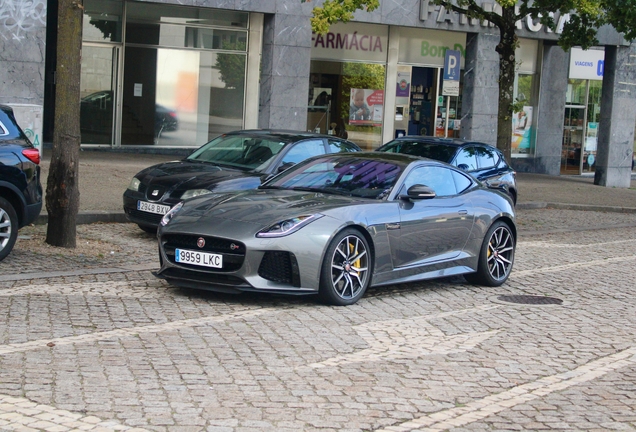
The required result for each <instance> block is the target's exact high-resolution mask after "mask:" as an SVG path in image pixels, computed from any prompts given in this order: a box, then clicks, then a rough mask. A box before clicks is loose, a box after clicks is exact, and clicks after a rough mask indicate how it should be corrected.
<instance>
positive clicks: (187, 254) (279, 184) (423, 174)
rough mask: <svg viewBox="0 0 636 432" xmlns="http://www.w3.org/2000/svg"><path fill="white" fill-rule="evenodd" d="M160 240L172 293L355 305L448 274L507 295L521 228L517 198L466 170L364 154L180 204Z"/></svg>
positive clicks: (311, 162) (321, 159) (166, 219)
mask: <svg viewBox="0 0 636 432" xmlns="http://www.w3.org/2000/svg"><path fill="white" fill-rule="evenodd" d="M485 203H487V205H484V204H485ZM157 235H158V240H159V260H160V264H161V267H160V269H159V270H158V272H157V273H156V276H158V277H160V278H164V279H166V280H167V281H168V282H169V283H170V284H173V285H176V286H181V287H187V288H194V289H203V290H211V291H219V292H227V293H239V292H243V291H253V292H269V293H279V294H293V295H303V294H305V295H308V294H314V295H316V294H317V295H318V296H319V297H320V298H321V300H322V301H324V302H325V303H329V304H333V305H350V304H353V303H355V302H357V301H358V300H359V299H360V298H361V297H362V296H363V294H364V292H365V291H366V289H367V288H368V287H369V286H381V285H389V284H395V283H401V282H413V281H418V280H423V279H430V278H435V277H443V276H450V275H460V274H463V275H464V277H465V278H466V279H467V280H468V281H469V282H471V283H476V284H482V285H487V286H499V285H501V284H503V283H504V282H505V281H506V280H507V279H508V276H509V275H510V272H511V270H512V266H513V261H514V254H515V247H516V237H517V228H516V225H515V210H514V207H513V206H512V203H511V202H510V200H509V199H508V198H507V197H505V196H504V195H503V194H501V193H499V192H496V191H494V190H492V189H490V188H487V187H486V186H484V185H483V183H481V182H478V181H477V180H476V179H475V178H474V177H472V176H470V175H468V174H466V173H465V172H463V171H462V170H460V169H457V168H455V167H453V166H451V165H448V164H445V163H442V162H439V161H434V160H431V159H424V158H419V157H415V156H408V155H401V154H390V153H378V152H361V153H347V154H345V153H339V154H330V155H324V156H317V157H313V158H310V159H308V160H306V161H304V162H301V163H299V164H298V165H296V166H293V167H291V168H290V169H288V170H286V171H284V172H282V173H280V174H279V175H277V176H275V177H273V178H272V179H270V180H269V181H267V182H265V183H264V184H263V185H261V186H260V187H259V188H258V189H254V190H247V191H243V192H238V193H236V192H235V193H228V194H216V195H214V196H210V195H208V196H202V197H197V198H194V199H191V200H186V201H182V202H179V203H178V204H176V205H175V206H174V207H172V209H171V210H170V211H169V212H168V213H167V214H166V215H164V216H163V218H162V221H161V227H160V228H159V230H158V233H157Z"/></svg>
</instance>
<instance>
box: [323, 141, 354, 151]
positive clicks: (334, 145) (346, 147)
mask: <svg viewBox="0 0 636 432" xmlns="http://www.w3.org/2000/svg"><path fill="white" fill-rule="evenodd" d="M327 143H328V144H329V152H330V153H343V152H353V151H358V149H357V148H355V147H354V146H353V145H352V144H351V143H348V142H346V141H338V140H334V139H330V140H328V141H327Z"/></svg>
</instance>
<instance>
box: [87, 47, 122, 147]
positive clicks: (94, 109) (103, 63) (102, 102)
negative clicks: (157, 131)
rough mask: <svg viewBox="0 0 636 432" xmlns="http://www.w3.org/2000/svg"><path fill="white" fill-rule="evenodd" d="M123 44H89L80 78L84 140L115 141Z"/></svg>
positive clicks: (111, 143)
mask: <svg viewBox="0 0 636 432" xmlns="http://www.w3.org/2000/svg"><path fill="white" fill-rule="evenodd" d="M118 56H119V48H118V47H112V46H96V45H88V44H85V45H84V46H83V47H82V76H81V80H80V97H81V100H80V132H81V143H82V144H108V145H113V144H114V141H115V140H114V137H115V136H114V131H115V130H116V128H115V127H114V126H115V121H114V119H115V111H114V108H115V106H116V103H115V101H116V100H117V99H116V96H117V94H116V92H115V87H116V83H117V73H116V71H117V64H118Z"/></svg>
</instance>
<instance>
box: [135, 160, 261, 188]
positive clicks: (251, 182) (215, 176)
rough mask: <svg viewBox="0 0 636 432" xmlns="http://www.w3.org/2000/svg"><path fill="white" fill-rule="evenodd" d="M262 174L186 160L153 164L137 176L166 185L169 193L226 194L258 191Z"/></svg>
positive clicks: (149, 182) (148, 182) (149, 183)
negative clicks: (199, 192)
mask: <svg viewBox="0 0 636 432" xmlns="http://www.w3.org/2000/svg"><path fill="white" fill-rule="evenodd" d="M261 175H262V173H258V172H255V171H242V170H239V169H233V168H228V167H225V166H221V165H215V164H211V163H202V162H190V161H187V160H182V161H175V162H165V163H161V164H158V165H153V166H151V167H148V168H146V169H144V170H142V171H140V172H139V173H137V175H135V177H136V178H137V179H139V181H140V182H141V183H142V184H145V185H152V186H162V187H164V188H166V189H167V190H175V189H183V190H186V189H210V190H218V191H221V192H222V191H228V190H243V189H249V188H256V187H258V185H260V183H261V181H260V176H261Z"/></svg>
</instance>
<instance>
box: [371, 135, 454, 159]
mask: <svg viewBox="0 0 636 432" xmlns="http://www.w3.org/2000/svg"><path fill="white" fill-rule="evenodd" d="M455 150H456V148H455V147H453V146H449V145H446V144H437V143H427V142H421V141H408V140H399V141H393V142H390V143H388V144H386V145H384V146H382V147H381V148H379V149H378V151H381V152H387V153H402V154H408V155H413V156H419V157H425V158H429V159H435V160H438V161H442V162H447V163H448V162H450V161H451V159H452V158H453V156H454V155H455Z"/></svg>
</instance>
